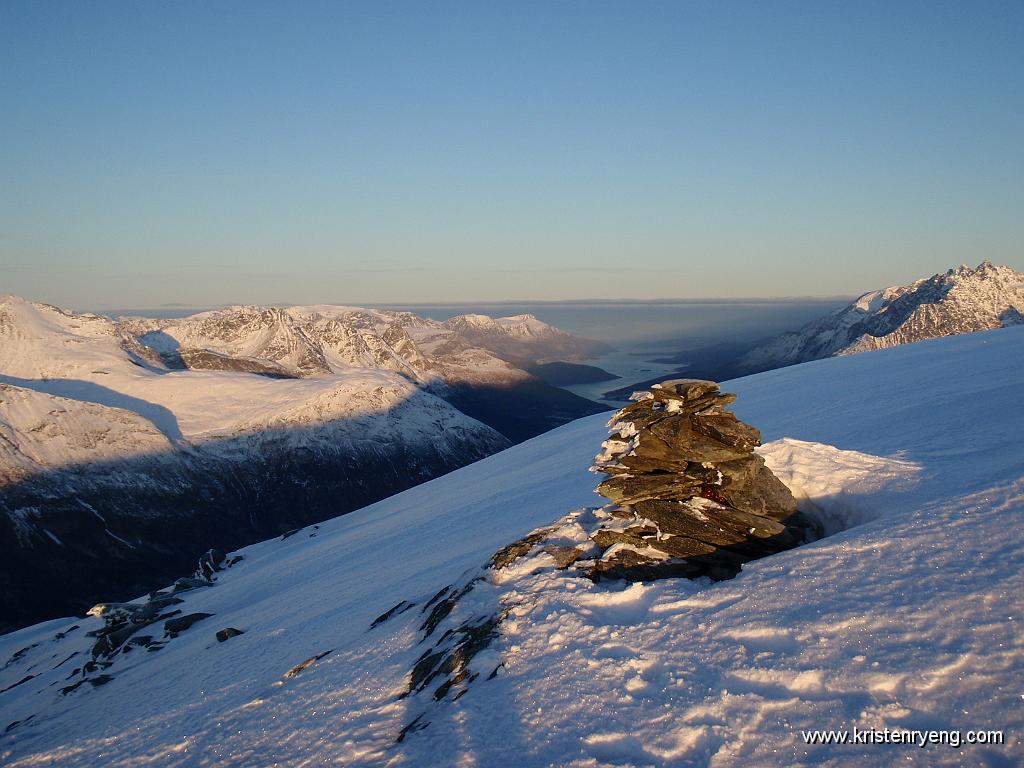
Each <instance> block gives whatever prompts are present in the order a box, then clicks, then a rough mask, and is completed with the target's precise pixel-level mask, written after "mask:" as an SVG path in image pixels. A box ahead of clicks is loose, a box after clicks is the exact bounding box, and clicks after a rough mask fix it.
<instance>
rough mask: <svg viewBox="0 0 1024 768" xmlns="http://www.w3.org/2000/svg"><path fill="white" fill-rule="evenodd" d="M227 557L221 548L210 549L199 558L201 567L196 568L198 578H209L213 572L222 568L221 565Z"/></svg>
mask: <svg viewBox="0 0 1024 768" xmlns="http://www.w3.org/2000/svg"><path fill="white" fill-rule="evenodd" d="M226 559H227V558H226V557H225V555H224V553H223V552H221V551H220V550H219V549H208V550H207V551H206V552H205V553H204V554H203V556H202V557H200V558H199V568H198V569H196V578H200V579H207V580H209V579H210V578H211V577H212V576H213V574H215V573H217V572H218V571H220V570H222V569H221V566H222V565H223V564H224V561H225V560H226Z"/></svg>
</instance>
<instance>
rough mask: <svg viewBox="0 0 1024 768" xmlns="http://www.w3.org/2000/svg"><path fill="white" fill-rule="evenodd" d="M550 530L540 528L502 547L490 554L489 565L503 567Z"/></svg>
mask: <svg viewBox="0 0 1024 768" xmlns="http://www.w3.org/2000/svg"><path fill="white" fill-rule="evenodd" d="M548 533H550V531H549V530H548V529H546V528H545V529H542V530H537V531H533V532H532V533H529V534H527V535H526V536H524V537H523V538H521V539H519V540H518V541H514V542H512V543H511V544H509V545H508V546H507V547H502V548H501V549H499V550H498V551H497V552H495V553H494V555H492V556H491V565H492V566H493V567H495V568H504V567H505V566H506V565H508V564H509V563H513V562H515V561H516V560H518V559H519V558H520V557H523V556H524V555H526V554H527V553H529V551H530V550H531V549H533V547H534V545H535V544H536V543H537V542H538V541H540V540H541V539H543V538H544V537H545V536H546V535H547V534H548Z"/></svg>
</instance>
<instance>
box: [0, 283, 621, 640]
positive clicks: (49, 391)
mask: <svg viewBox="0 0 1024 768" xmlns="http://www.w3.org/2000/svg"><path fill="white" fill-rule="evenodd" d="M524 324H525V326H526V327H525V329H524V328H521V326H523V325H524ZM478 325H480V326H482V327H485V328H486V327H487V326H486V324H484V323H482V322H481V323H478ZM494 325H495V327H496V328H497V329H498V330H494V331H482V332H481V333H482V334H483V336H486V335H487V334H488V333H490V334H491V335H492V336H494V337H496V338H498V339H499V341H500V340H502V339H504V338H505V337H506V335H511V337H512V338H517V339H523V338H530V337H531V336H530V333H532V332H533V331H534V329H535V330H536V331H537V332H538V334H539V341H538V345H537V348H536V351H537V353H538V357H543V355H544V349H545V348H544V346H543V344H544V339H547V338H556V339H559V340H564V339H563V337H567V334H563V333H562V332H560V331H557V330H556V329H552V328H550V327H549V326H543V324H539V323H537V322H536V321H532V320H529V319H524V318H508V319H502V320H499V321H494ZM541 331H543V333H540V332H541ZM570 338H571V337H570ZM478 340H480V341H485V340H486V339H484V338H483V337H481V338H480V339H478ZM522 343H523V344H524V345H528V344H529V341H522ZM601 409H602V408H601V406H598V405H596V404H594V403H591V402H590V401H587V400H584V399H582V398H578V397H575V396H574V395H571V394H569V393H568V392H565V391H563V390H560V389H556V388H554V387H550V386H548V385H546V384H544V383H543V382H541V381H539V380H537V379H535V378H534V377H532V376H530V375H529V374H527V373H526V372H525V371H522V370H520V369H519V368H517V367H515V366H513V365H512V364H510V363H508V362H506V361H504V360H502V359H501V358H499V357H498V356H496V355H495V354H493V353H491V352H489V351H488V350H486V349H484V348H482V347H479V346H474V345H473V344H472V343H470V342H469V341H467V340H466V339H465V338H464V337H463V336H461V335H460V334H459V333H458V331H457V330H452V329H450V328H449V327H448V326H447V325H445V324H443V323H437V322H434V321H430V320H425V319H423V318H418V317H416V316H415V315H412V314H410V313H389V312H380V311H376V310H363V309H352V308H344V307H304V308H291V309H276V308H269V309H267V308H258V307H235V308H231V309H225V310H217V311H214V312H206V313H202V314H199V315H195V316H192V317H187V318H181V319H174V320H149V319H144V318H121V319H111V318H107V317H103V316H98V315H91V314H78V313H73V312H67V311H64V310H61V309H58V308H56V307H52V306H48V305H42V304H33V303H31V302H27V301H24V300H22V299H18V298H16V297H6V298H4V299H2V300H0V547H2V548H3V552H4V558H3V560H2V562H0V605H2V607H3V610H2V618H0V629H3V628H10V627H11V626H17V625H18V624H19V623H24V622H25V621H31V620H38V619H39V618H42V617H45V616H47V615H55V613H57V612H59V613H64V612H67V611H69V610H78V609H81V608H83V607H87V606H88V604H90V602H91V601H94V600H95V599H96V598H97V595H99V594H104V593H107V594H114V595H117V594H133V593H136V592H138V591H139V590H142V589H148V588H150V587H152V586H155V584H154V582H153V581H152V579H153V578H154V577H156V578H157V579H160V578H167V577H168V576H170V575H173V574H175V573H177V572H178V571H179V570H180V569H181V568H182V567H185V565H186V564H187V563H190V562H191V561H192V560H194V558H195V556H196V554H197V553H199V552H202V551H203V550H204V549H206V548H208V547H210V546H214V545H216V546H224V547H232V546H238V545H240V544H242V543H247V542H251V541H255V540H258V539H259V538H263V537H265V536H268V535H272V534H274V533H280V532H282V531H285V530H287V529H290V528H293V527H295V526H299V525H304V524H306V523H309V522H312V521H316V520H319V519H323V518H325V517H329V516H332V515H334V514H337V513H338V512H339V511H347V510H349V509H356V508H358V507H361V506H365V505H366V504H368V503H370V502H372V501H376V500H377V499H380V498H383V497H384V496H387V495H389V494H391V493H394V492H396V491H398V490H402V489H404V488H408V487H409V486H411V485H415V484H416V483H419V482H422V481H424V480H426V479H429V478H431V477H436V476H437V475H439V474H443V473H444V472H447V471H450V470H451V469H454V468H456V467H459V466H462V465H464V464H467V463H469V462H472V461H475V460H477V459H480V458H482V457H484V456H487V455H490V454H492V453H494V452H495V451H498V450H501V449H503V448H506V447H507V446H508V445H510V444H511V440H510V439H509V437H508V436H506V434H502V431H505V432H507V433H508V435H510V436H511V438H512V439H513V440H517V439H522V438H523V437H525V436H528V435H530V434H535V433H536V432H538V431H541V430H543V429H545V428H550V427H552V426H555V425H557V424H560V423H564V422H566V421H569V420H571V419H573V418H576V417H578V416H580V415H585V414H589V413H595V412H597V411H599V410H601ZM468 412H472V414H476V415H480V416H481V418H483V419H485V420H487V421H489V422H491V424H493V425H495V426H497V427H498V428H499V429H500V430H502V431H499V429H495V428H494V426H489V425H488V424H485V423H481V421H479V420H477V419H476V418H473V415H471V414H470V413H468ZM157 583H158V582H157Z"/></svg>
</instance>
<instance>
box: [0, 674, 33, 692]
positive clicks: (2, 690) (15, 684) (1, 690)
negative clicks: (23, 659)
mask: <svg viewBox="0 0 1024 768" xmlns="http://www.w3.org/2000/svg"><path fill="white" fill-rule="evenodd" d="M34 677H35V675H25V677H23V678H21V680H19V681H18V682H16V683H11V684H10V685H8V686H7V687H6V688H0V693H6V692H7V691H9V690H11V688H17V687H18V686H19V685H21V684H22V683H27V682H28V681H29V680H31V679H32V678H34Z"/></svg>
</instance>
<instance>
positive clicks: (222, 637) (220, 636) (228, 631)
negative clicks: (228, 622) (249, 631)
mask: <svg viewBox="0 0 1024 768" xmlns="http://www.w3.org/2000/svg"><path fill="white" fill-rule="evenodd" d="M244 634H245V632H243V631H242V630H241V629H235V628H234V627H224V629H218V630H217V642H218V643H223V642H224V641H226V640H230V639H231V638H232V637H238V636H239V635H244Z"/></svg>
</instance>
